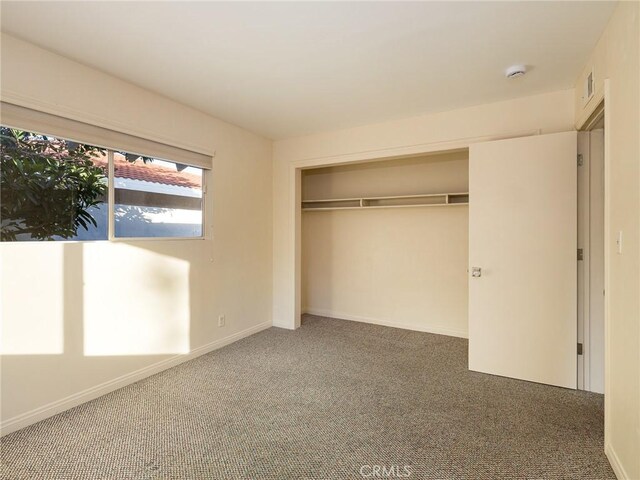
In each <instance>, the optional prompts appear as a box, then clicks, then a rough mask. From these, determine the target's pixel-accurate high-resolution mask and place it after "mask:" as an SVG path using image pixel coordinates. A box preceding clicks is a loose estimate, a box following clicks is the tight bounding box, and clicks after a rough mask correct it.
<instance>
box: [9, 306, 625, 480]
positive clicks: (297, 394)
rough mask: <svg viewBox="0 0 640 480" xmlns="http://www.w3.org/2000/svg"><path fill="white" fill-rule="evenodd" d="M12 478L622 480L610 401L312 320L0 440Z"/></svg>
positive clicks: (405, 334) (444, 341) (454, 351)
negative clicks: (606, 420)
mask: <svg viewBox="0 0 640 480" xmlns="http://www.w3.org/2000/svg"><path fill="white" fill-rule="evenodd" d="M1 447H2V451H1V459H2V466H1V468H0V477H2V478H4V479H11V480H14V479H15V480H17V479H30V480H37V479H55V480H59V479H82V480H91V479H256V480H258V479H273V480H281V479H296V480H298V479H322V480H325V479H362V478H410V479H411V478H413V479H598V480H603V479H614V478H615V476H614V473H613V471H612V470H611V468H610V466H609V464H608V462H607V459H606V457H605V455H604V453H603V397H602V396H601V395H596V394H591V393H586V392H581V391H573V390H567V389H562V388H555V387H550V386H546V385H539V384H535V383H529V382H524V381H518V380H513V379H508V378H502V377H496V376H491V375H484V374H480V373H474V372H469V371H468V370H467V341H466V340H464V339H460V338H453V337H446V336H442V335H432V334H428V333H420V332H412V331H406V330H400V329H394V328H388V327H382V326H376V325H368V324H362V323H355V322H350V321H344V320H334V319H330V318H322V317H315V316H305V319H304V322H303V326H302V328H300V329H298V330H296V331H288V330H282V329H277V328H271V329H269V330H265V331H263V332H260V333H258V334H256V335H253V336H251V337H248V338H246V339H243V340H241V341H239V342H236V343H234V344H232V345H229V346H227V347H225V348H222V349H220V350H217V351H215V352H212V353H210V354H207V355H204V356H201V357H199V358H196V359H195V360H192V361H189V362H187V363H184V364H182V365H179V366H177V367H174V368H172V369H170V370H167V371H164V372H162V373H159V374H157V375H154V376H152V377H149V378H147V379H145V380H142V381H140V382H137V383H135V384H133V385H130V386H127V387H125V388H122V389H120V390H117V391H115V392H113V393H110V394H108V395H105V396H103V397H100V398H98V399H96V400H94V401H91V402H88V403H85V404H83V405H81V406H78V407H76V408H73V409H71V410H68V411H66V412H64V413H61V414H59V415H56V416H54V417H51V418H49V419H47V420H44V421H42V422H39V423H37V424H35V425H32V426H30V427H27V428H25V429H23V430H20V431H17V432H14V433H12V434H9V435H7V436H5V437H3V438H2V440H1Z"/></svg>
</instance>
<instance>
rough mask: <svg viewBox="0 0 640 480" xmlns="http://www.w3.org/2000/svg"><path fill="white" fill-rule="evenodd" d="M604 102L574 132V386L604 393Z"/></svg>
mask: <svg viewBox="0 0 640 480" xmlns="http://www.w3.org/2000/svg"><path fill="white" fill-rule="evenodd" d="M604 138H605V131H604V105H603V104H602V105H600V106H599V107H598V108H597V109H596V111H595V113H594V114H593V116H592V117H591V118H590V120H589V121H588V122H587V123H586V124H585V128H584V130H582V131H580V132H578V372H577V374H578V388H579V389H581V390H588V391H591V392H596V393H604V377H605V293H606V292H605V245H604V242H605V240H604V238H605V236H604V231H605V219H604V212H605V178H604V171H605V162H604V156H605V146H604Z"/></svg>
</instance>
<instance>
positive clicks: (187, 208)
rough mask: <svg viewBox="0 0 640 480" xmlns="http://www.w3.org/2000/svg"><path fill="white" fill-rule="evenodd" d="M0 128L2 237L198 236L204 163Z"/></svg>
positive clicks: (24, 238) (43, 238)
mask: <svg viewBox="0 0 640 480" xmlns="http://www.w3.org/2000/svg"><path fill="white" fill-rule="evenodd" d="M0 129H1V134H2V144H1V163H0V241H3V242H7V241H9V242H10V241H34V240H107V239H109V238H129V239H130V238H199V237H202V236H203V191H204V190H203V178H204V176H203V169H202V168H199V167H194V166H189V165H186V164H181V163H176V162H171V161H168V160H162V159H159V158H154V157H147V156H141V155H139V154H131V153H126V152H124V151H120V150H118V149H108V148H102V147H95V146H91V145H87V144H83V143H78V142H75V141H71V140H65V139H63V138H59V137H54V136H49V135H43V134H37V133H32V132H27V131H23V130H19V129H14V128H10V127H5V126H1V127H0ZM159 148H167V147H166V146H162V145H159ZM111 164H112V165H113V167H112V168H113V188H112V191H110V189H109V171H110V166H111ZM110 200H111V201H110ZM110 218H112V219H113V221H112V223H111V225H113V227H112V230H111V231H110V230H109V224H110V221H109V220H110Z"/></svg>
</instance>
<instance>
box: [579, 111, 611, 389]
mask: <svg viewBox="0 0 640 480" xmlns="http://www.w3.org/2000/svg"><path fill="white" fill-rule="evenodd" d="M603 119H604V121H605V123H606V115H605V102H604V99H602V100H601V101H600V102H599V103H598V105H597V107H596V108H595V109H594V112H593V113H592V115H591V116H590V117H589V118H588V120H587V121H586V122H585V123H584V125H583V126H582V127H581V128H580V129H579V131H578V153H579V154H580V153H582V154H583V155H584V156H585V163H584V167H585V170H583V171H582V177H581V176H580V172H581V171H580V170H579V174H578V187H579V188H580V179H581V178H582V179H583V182H582V183H583V187H585V188H586V191H584V190H583V191H580V190H579V192H578V193H579V195H578V205H579V210H578V213H579V214H580V206H582V208H586V212H585V214H584V218H583V221H584V220H586V226H585V225H582V226H581V228H579V230H578V235H579V236H580V234H582V239H581V243H579V244H578V247H581V248H584V260H583V261H582V262H583V263H582V269H581V270H582V271H580V270H578V277H579V282H580V274H582V283H583V288H582V289H579V290H578V333H579V334H580V333H581V332H582V339H580V338H579V339H578V341H579V342H580V341H581V342H582V344H583V348H582V355H578V371H577V375H578V389H579V390H586V391H592V390H591V387H592V385H591V347H590V345H591V327H592V322H591V308H590V300H591V295H592V294H593V292H592V289H591V286H590V284H591V252H592V250H591V239H590V233H591V227H590V224H591V219H592V212H591V205H590V204H591V199H592V196H591V185H590V183H591V182H590V179H591V167H592V158H591V137H590V132H591V131H592V130H594V129H595V127H596V126H597V125H598V124H599V123H600V122H601V121H602V120H603ZM604 135H605V139H604V145H603V150H604V158H603V164H604V165H603V166H604V171H603V175H604V179H603V190H604V192H603V193H604V195H603V199H602V200H603V203H604V205H603V208H604V217H605V218H604V222H603V229H604V232H603V233H604V240H605V243H604V245H603V247H604V249H605V252H604V257H605V258H604V263H605V265H604V270H605V271H604V272H603V283H604V288H605V295H604V316H605V319H604V321H605V330H606V325H607V323H606V316H607V314H606V301H607V300H606V297H607V296H606V291H607V282H606V269H607V265H606V264H607V259H606V257H607V253H608V252H607V245H606V241H607V235H606V231H607V226H606V225H607V223H606V222H607V218H606V217H607V200H606V196H607V178H608V177H607V154H606V150H607V139H606V135H607V130H606V125H605V128H604ZM578 168H580V167H578ZM585 176H586V178H585ZM580 312H581V313H580ZM605 337H606V331H605ZM603 343H605V345H604V346H605V357H606V340H605V339H604V338H603ZM605 363H606V359H605ZM605 381H606V365H605Z"/></svg>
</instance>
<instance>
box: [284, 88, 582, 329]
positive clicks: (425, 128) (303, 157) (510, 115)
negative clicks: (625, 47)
mask: <svg viewBox="0 0 640 480" xmlns="http://www.w3.org/2000/svg"><path fill="white" fill-rule="evenodd" d="M573 125H574V107H573V90H565V91H558V92H552V93H548V94H543V95H536V96H531V97H524V98H519V99H516V100H509V101H505V102H497V103H492V104H486V105H479V106H476V107H470V108H464V109H459V110H453V111H449V112H443V113H437V114H431V115H423V116H419V117H413V118H407V119H403V120H396V121H392V122H386V123H381V124H375V125H368V126H363V127H357V128H351V129H346V130H340V131H335V132H327V133H321V134H316V135H310V136H305V137H300V138H292V139H288V140H281V141H276V142H275V143H274V160H273V162H274V170H273V181H274V184H273V188H274V199H273V201H274V204H273V207H274V211H273V221H274V224H273V226H274V231H273V234H274V242H273V249H274V250H273V262H274V265H273V288H274V299H273V321H274V324H275V325H278V326H283V327H286V328H295V326H296V322H297V321H298V320H299V313H300V311H301V296H300V295H301V292H300V289H299V288H298V287H297V285H298V283H297V279H300V278H301V248H300V245H301V235H300V231H299V230H298V229H297V225H299V222H298V221H299V217H300V213H299V211H296V203H297V202H298V201H299V200H300V196H299V195H300V192H299V188H296V181H295V180H296V177H297V176H299V173H298V174H297V173H296V168H297V167H311V166H320V165H329V164H336V163H349V162H357V161H362V160H370V159H374V158H384V157H394V156H400V155H407V154H416V153H420V152H427V151H433V150H438V149H439V150H446V149H448V148H452V146H453V145H455V146H458V147H460V146H461V147H464V146H468V145H469V144H470V143H473V142H474V141H478V140H481V139H488V138H500V137H508V136H521V135H525V134H531V133H532V132H541V133H550V132H560V131H566V130H571V129H573Z"/></svg>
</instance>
